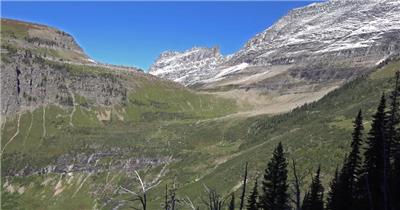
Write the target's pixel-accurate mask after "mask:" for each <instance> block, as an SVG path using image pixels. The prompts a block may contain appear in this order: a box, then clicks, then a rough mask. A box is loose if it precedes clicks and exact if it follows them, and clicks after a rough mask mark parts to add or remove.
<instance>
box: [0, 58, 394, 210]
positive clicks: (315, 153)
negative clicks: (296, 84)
mask: <svg viewBox="0 0 400 210" xmlns="http://www.w3.org/2000/svg"><path fill="white" fill-rule="evenodd" d="M399 66H400V62H395V63H392V64H389V65H388V66H386V67H384V68H383V69H380V70H377V71H376V72H375V73H373V74H371V75H370V76H369V77H367V78H363V79H359V80H356V81H354V82H351V83H349V84H348V85H346V86H344V87H342V88H340V89H338V90H337V91H334V92H332V93H330V94H329V95H328V96H326V97H324V98H323V99H322V100H321V101H319V102H317V103H315V104H312V105H308V106H306V107H303V108H301V109H299V110H297V111H294V112H293V113H291V114H284V115H279V116H274V117H268V116H259V117H254V118H250V119H241V120H238V119H225V120H218V119H215V120H201V119H207V118H210V117H214V116H218V115H222V114H224V111H226V110H224V108H225V107H227V105H228V104H224V103H225V102H223V103H222V104H220V103H218V101H215V100H216V99H213V98H209V97H208V96H202V97H200V98H201V99H202V102H200V98H199V97H198V96H197V97H195V95H192V94H190V93H189V92H186V91H184V93H181V94H177V92H176V91H174V90H167V89H165V88H156V87H157V86H147V87H145V88H143V89H142V90H141V91H137V92H136V93H135V94H132V95H130V99H131V100H130V101H133V103H132V104H130V105H128V106H127V107H125V110H126V111H125V112H122V111H121V113H122V114H121V113H119V114H120V115H123V116H125V117H126V119H125V121H120V120H119V118H118V116H117V114H116V113H118V109H116V110H114V111H113V112H112V113H115V114H112V117H111V120H110V121H107V122H99V121H98V120H96V118H95V116H94V114H93V113H92V112H91V111H90V110H86V109H84V108H80V109H78V110H77V111H76V113H75V114H74V123H77V125H76V126H75V127H74V128H71V127H69V126H68V123H67V122H66V121H67V119H65V118H63V117H62V116H63V115H66V114H68V113H69V110H62V109H59V108H57V107H53V106H50V107H46V116H47V117H46V129H47V136H46V137H45V138H40V137H41V136H42V131H43V128H42V127H41V125H42V116H43V115H42V114H43V109H38V110H35V111H34V112H32V113H25V114H23V115H22V117H21V122H23V123H21V125H20V134H19V135H18V136H17V137H16V138H15V139H14V141H13V143H11V144H9V145H8V146H7V150H6V151H7V152H9V153H12V152H17V151H22V153H24V154H30V152H32V151H35V153H34V154H32V156H29V155H28V158H26V159H24V160H23V161H28V160H29V161H32V162H35V161H37V162H38V163H35V164H38V165H40V162H47V161H46V160H50V159H51V158H53V157H54V156H56V155H58V154H61V153H63V152H68V151H75V152H78V151H81V152H90V151H88V150H89V149H88V150H86V149H82V148H83V147H82V146H83V145H102V147H103V148H105V149H106V148H113V147H127V146H135V147H136V148H137V152H133V153H132V154H124V155H126V156H138V155H139V154H140V155H148V156H154V155H161V156H162V155H173V157H174V158H175V159H176V160H177V161H176V162H174V163H172V164H171V165H169V166H168V173H167V174H166V177H165V178H164V179H163V180H164V182H163V183H162V184H161V185H160V186H159V187H157V188H155V189H154V190H152V191H151V192H150V196H151V200H152V202H151V205H152V207H153V208H156V207H159V205H160V203H161V202H162V190H163V185H164V184H165V183H171V181H172V180H173V179H174V177H176V181H177V183H178V186H180V188H181V189H180V190H179V192H178V193H179V194H180V195H188V196H190V197H192V198H194V200H196V201H197V202H198V201H199V199H195V198H198V196H199V194H201V193H202V192H203V185H204V184H206V185H209V186H213V187H215V188H217V189H218V190H219V191H220V192H222V193H224V194H227V193H228V192H230V191H234V190H235V189H236V188H234V186H237V184H238V183H239V181H240V174H241V170H242V166H243V163H244V162H245V161H249V162H250V174H251V179H253V178H254V177H255V176H256V174H257V173H262V171H263V169H264V168H265V166H266V162H267V161H268V159H269V158H270V155H271V151H272V149H273V148H274V147H275V145H276V143H277V142H279V141H282V142H283V143H284V145H285V147H286V149H287V153H288V154H289V156H290V157H291V158H292V157H293V158H295V159H296V160H297V161H298V165H299V167H300V170H302V172H306V171H308V170H311V169H313V168H315V167H316V166H317V165H318V164H321V166H322V169H323V179H324V183H325V184H326V183H327V181H328V180H329V178H330V174H332V172H333V170H334V168H335V166H336V165H337V164H340V162H341V160H342V158H343V155H344V154H345V152H346V151H347V149H348V144H349V139H350V133H351V121H352V119H353V117H354V115H355V114H356V112H357V110H358V109H359V108H362V109H363V110H364V112H365V113H364V115H365V117H366V119H367V121H366V127H367V128H368V125H369V122H368V120H369V119H370V116H371V115H372V113H373V112H374V110H375V107H376V105H377V102H378V99H379V96H380V94H381V93H382V92H383V91H386V92H387V91H388V90H389V89H390V86H391V81H393V80H392V76H393V75H394V70H395V69H396V68H398V67H399ZM169 91H171V93H169V94H168V92H169ZM172 93H173V94H172ZM187 94H188V95H187ZM192 97H193V98H192ZM183 99H185V100H183ZM154 100H156V101H157V103H155V102H154ZM184 101H188V102H190V104H191V106H190V105H189V103H187V102H184ZM204 101H207V103H204ZM155 104H157V105H155ZM160 104H161V105H160ZM163 104H164V105H163ZM205 104H206V105H205ZM167 105H168V106H167ZM219 105H220V106H219ZM164 106H165V107H164ZM192 106H193V107H194V109H193V110H192V109H191V107H192ZM200 107H202V108H203V110H202V109H200ZM205 107H206V108H205ZM211 107H213V109H211ZM141 108H142V109H141ZM121 109H122V108H121ZM130 109H132V112H130V111H129V110H130ZM232 109H234V108H232ZM138 110H140V111H138ZM194 110H196V111H194ZM209 110H213V111H210V112H209ZM214 111H215V112H214ZM164 112H165V113H173V115H172V116H175V117H176V116H179V117H177V118H176V119H175V118H174V117H172V118H171V115H169V114H166V115H165V114H155V113H164ZM47 113H52V114H47ZM148 113H152V114H148ZM177 113H180V114H183V115H180V114H177ZM57 115H59V116H61V117H56V118H55V119H54V118H52V117H51V116H57ZM32 116H33V122H34V123H33V124H32V128H31V131H30V132H27V131H26V130H27V129H26V128H27V127H29V122H30V119H31V117H32ZM88 116H92V117H88ZM148 116H152V117H153V118H151V117H150V118H148ZM184 116H188V117H184ZM127 119H129V120H127ZM149 119H151V120H149ZM83 120H86V121H87V122H85V123H82V124H80V125H79V124H78V122H83ZM16 122H17V119H14V120H9V121H8V122H7V123H6V125H5V128H4V129H3V131H5V132H3V136H2V137H3V139H8V138H10V136H12V135H13V134H14V133H15V131H16V126H15V124H16ZM57 125H58V126H61V129H57V128H56V127H57ZM28 133H29V134H28ZM26 135H28V138H26V137H25V138H24V136H26ZM20 145H24V146H23V147H22V148H21V146H20ZM39 145H40V146H39ZM18 154H20V152H18ZM140 155H139V156H140ZM20 162H21V161H16V162H12V161H10V162H4V161H2V163H3V167H7V163H9V164H12V165H13V166H15V164H17V163H20ZM105 162H107V160H105ZM159 170H160V167H157V168H153V169H151V170H150V171H147V172H146V175H144V176H145V179H151V177H152V175H153V177H154V174H156V173H157V171H159ZM52 176H53V175H49V176H46V177H39V176H37V177H35V176H34V177H30V178H26V179H23V178H15V179H12V183H13V186H14V187H15V188H16V189H17V188H18V187H20V186H25V187H26V188H27V189H26V190H25V192H24V193H23V194H22V195H19V194H18V193H12V194H11V193H7V192H4V191H3V193H4V198H5V200H6V202H7V203H10V202H17V201H18V202H19V203H20V205H21V206H22V207H25V208H29V209H35V207H34V205H38V208H39V205H45V206H49V208H50V209H51V208H52V209H68V208H69V207H66V206H64V205H67V204H70V203H71V201H72V200H74V199H75V201H74V202H73V203H74V204H76V205H78V204H80V205H82V209H88V208H92V207H93V205H96V202H95V201H96V198H98V199H99V200H102V201H104V199H106V198H108V197H111V195H113V196H114V197H115V198H114V199H113V200H111V201H110V202H109V203H108V205H107V206H105V207H106V208H107V207H111V206H115V205H117V203H118V202H119V200H120V199H122V198H124V195H121V196H115V194H113V193H111V192H107V191H105V192H102V194H100V195H101V196H98V194H96V196H93V195H92V194H91V193H93V192H94V191H96V189H98V188H99V187H100V188H101V187H103V186H106V185H107V184H106V183H108V187H109V188H111V189H115V187H116V186H119V185H121V184H124V185H126V183H133V182H129V181H128V180H130V178H129V176H126V175H124V174H118V173H114V172H112V173H110V174H108V175H107V173H104V174H97V175H91V176H90V177H89V178H87V179H86V181H85V183H84V185H83V186H85V187H82V188H81V189H80V190H79V191H78V193H80V194H79V195H80V196H78V195H75V196H74V195H73V194H74V193H75V191H76V190H77V189H78V188H79V184H78V183H81V182H82V181H83V180H84V178H85V177H87V174H80V173H76V174H74V175H73V176H72V178H71V177H64V178H60V177H58V176H55V177H56V178H54V180H52V181H50V182H49V184H48V185H45V186H44V185H41V183H42V182H43V180H44V179H47V178H48V177H52ZM80 177H81V178H80ZM107 177H108V178H107ZM110 177H111V178H110ZM69 179H71V180H72V181H70V183H69V184H68V180H69ZM28 180H29V181H28ZM59 180H61V183H62V185H63V186H64V185H65V186H67V189H70V190H64V191H63V192H62V193H60V194H59V195H57V196H53V195H54V193H55V192H56V186H57V184H58V182H59ZM110 180H111V181H110ZM3 181H4V180H3ZM75 182H76V183H75ZM23 183H25V184H23ZM27 183H30V184H27ZM305 184H307V183H305ZM31 185H33V186H36V187H32V186H31ZM110 191H112V190H110ZM39 192H40V194H46V193H48V196H47V197H46V196H44V197H41V198H39V199H38V197H37V196H38V195H39V194H38V193H39ZM52 196H53V197H54V198H57V199H56V202H54V204H50V203H48V202H49V197H51V198H53V197H52ZM37 199H38V200H37ZM27 200H31V201H30V202H27ZM99 200H97V201H99ZM35 203H36V204H35ZM99 203H102V202H99ZM153 208H152V209H153Z"/></svg>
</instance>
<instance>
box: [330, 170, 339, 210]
mask: <svg viewBox="0 0 400 210" xmlns="http://www.w3.org/2000/svg"><path fill="white" fill-rule="evenodd" d="M327 199H328V200H327V201H328V202H327V205H326V208H327V209H328V210H342V209H341V208H342V205H341V204H342V203H341V199H340V182H339V172H338V169H337V168H336V171H335V176H334V177H333V179H332V181H331V183H330V190H329V193H328V198H327Z"/></svg>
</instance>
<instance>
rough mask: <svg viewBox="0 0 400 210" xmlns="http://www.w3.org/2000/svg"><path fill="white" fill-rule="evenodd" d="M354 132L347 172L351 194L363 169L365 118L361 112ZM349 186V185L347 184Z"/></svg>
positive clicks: (355, 122) (355, 123) (356, 120)
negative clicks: (362, 144)
mask: <svg viewBox="0 0 400 210" xmlns="http://www.w3.org/2000/svg"><path fill="white" fill-rule="evenodd" d="M353 123H354V125H353V127H354V130H353V133H352V137H353V139H352V141H351V152H350V154H349V158H348V162H347V170H348V171H346V172H347V173H348V176H349V177H348V178H349V180H348V187H349V188H350V191H351V192H354V183H355V182H356V180H357V178H358V177H359V175H360V174H359V173H360V170H361V169H360V167H361V157H360V147H361V143H362V133H363V130H364V126H363V118H362V112H361V110H360V111H359V112H358V114H357V117H356V119H355V120H354V122H353ZM346 184H347V183H346Z"/></svg>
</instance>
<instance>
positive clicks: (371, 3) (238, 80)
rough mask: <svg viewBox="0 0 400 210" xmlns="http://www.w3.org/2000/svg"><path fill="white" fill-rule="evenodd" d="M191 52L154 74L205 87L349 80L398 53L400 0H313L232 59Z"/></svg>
mask: <svg viewBox="0 0 400 210" xmlns="http://www.w3.org/2000/svg"><path fill="white" fill-rule="evenodd" d="M191 52H192V50H190V51H187V52H185V53H183V54H174V55H173V56H169V57H167V58H166V59H163V58H162V56H161V59H159V60H158V61H157V62H156V63H155V64H154V65H153V66H152V69H151V72H150V73H152V74H155V75H159V76H161V77H165V78H169V79H172V80H175V81H178V82H182V83H183V84H185V85H193V84H197V86H199V84H201V85H203V86H204V87H215V86H221V85H222V86H224V85H235V86H236V87H239V88H255V87H257V88H266V89H279V88H282V86H287V87H289V86H290V87H292V86H298V84H304V83H305V84H310V83H312V82H330V81H346V80H348V79H351V78H354V77H356V76H358V75H361V74H364V73H366V72H367V71H368V70H370V69H372V68H373V67H375V66H376V65H378V64H379V63H380V62H382V61H383V60H385V59H387V58H389V57H390V56H393V55H398V54H399V52H400V1H398V0H334V1H328V2H321V3H313V4H311V5H308V6H306V7H302V8H299V9H294V10H292V11H290V12H289V13H288V14H287V15H286V16H284V17H282V18H281V19H280V20H279V21H278V22H276V23H275V24H274V25H272V26H271V27H269V28H268V29H266V30H265V31H263V32H261V33H259V34H257V35H256V36H255V37H254V38H252V39H251V40H249V41H248V42H247V43H246V44H245V46H244V47H243V48H242V49H241V50H239V51H238V52H237V53H235V54H233V55H232V56H229V58H225V59H221V56H220V55H219V54H218V56H217V57H215V56H214V57H213V56H211V58H210V57H209V56H204V57H201V56H194V57H190V56H187V55H188V54H190V53H191ZM182 57H184V58H187V59H182ZM164 60H167V61H164ZM211 60H212V62H211ZM160 61H161V64H162V65H160ZM199 63H201V64H203V65H199ZM159 72H163V73H159ZM182 78H183V79H182Z"/></svg>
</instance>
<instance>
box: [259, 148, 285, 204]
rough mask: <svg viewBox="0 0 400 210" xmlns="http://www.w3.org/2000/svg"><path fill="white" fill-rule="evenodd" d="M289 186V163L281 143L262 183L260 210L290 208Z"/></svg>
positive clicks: (274, 153)
mask: <svg viewBox="0 0 400 210" xmlns="http://www.w3.org/2000/svg"><path fill="white" fill-rule="evenodd" d="M287 191H288V184H287V161H286V158H285V155H284V153H283V148H282V144H281V143H279V144H278V146H277V147H276V149H275V151H274V152H273V156H272V159H271V161H270V162H269V163H268V166H267V169H265V174H264V179H263V181H262V195H261V196H260V208H261V209H264V210H284V209H288V208H289V194H288V192H287Z"/></svg>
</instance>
